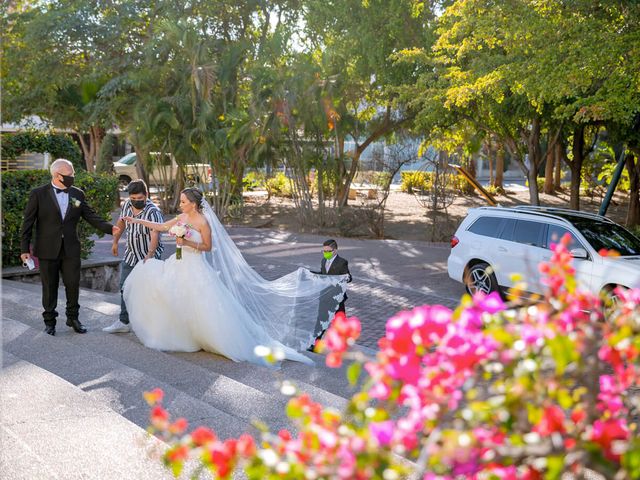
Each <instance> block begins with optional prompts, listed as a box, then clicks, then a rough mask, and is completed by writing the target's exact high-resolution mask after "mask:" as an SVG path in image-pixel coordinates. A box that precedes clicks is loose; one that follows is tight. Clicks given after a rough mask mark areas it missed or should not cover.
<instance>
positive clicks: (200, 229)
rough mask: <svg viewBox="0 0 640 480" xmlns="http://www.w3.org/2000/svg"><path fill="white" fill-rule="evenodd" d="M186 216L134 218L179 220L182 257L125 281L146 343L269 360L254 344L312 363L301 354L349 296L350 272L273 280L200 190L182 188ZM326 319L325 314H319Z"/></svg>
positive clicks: (302, 273)
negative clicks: (243, 250)
mask: <svg viewBox="0 0 640 480" xmlns="http://www.w3.org/2000/svg"><path fill="white" fill-rule="evenodd" d="M180 209H181V211H182V214H181V215H178V216H177V217H176V218H174V219H172V220H169V221H168V222H165V223H153V222H149V221H147V220H141V219H137V218H133V217H124V218H123V219H124V220H125V221H126V222H131V223H140V224H142V225H144V226H146V227H148V228H151V229H153V230H159V231H161V232H168V231H169V230H170V229H171V228H172V227H173V226H175V225H176V224H178V223H179V222H180V224H181V225H186V226H187V229H188V232H189V234H188V235H185V237H184V238H182V237H177V238H176V245H177V246H178V247H179V248H181V251H182V257H181V258H179V259H178V258H176V255H172V256H171V257H170V258H169V259H167V260H166V261H161V260H156V259H150V260H147V261H146V262H144V263H143V262H140V263H138V265H136V267H135V268H134V269H133V271H132V272H131V274H130V275H129V277H128V278H127V280H126V282H125V284H124V290H123V295H124V300H125V302H126V305H127V310H128V311H129V318H130V322H131V326H132V328H133V330H134V332H135V333H136V335H137V336H138V338H139V339H140V341H141V342H142V343H143V344H144V345H146V346H147V347H151V348H157V349H160V350H168V351H180V352H195V351H198V350H206V351H209V352H214V353H218V354H221V355H224V356H225V357H228V358H230V359H231V360H234V361H250V362H254V363H264V362H263V360H262V358H260V357H258V356H257V355H256V352H255V350H256V347H258V346H263V347H267V348H268V349H270V351H272V352H276V358H277V356H278V355H277V352H283V353H284V358H287V359H290V360H297V361H300V362H305V363H311V364H312V363H313V362H312V361H311V360H310V359H309V358H307V357H306V356H304V355H302V354H301V353H299V352H298V351H297V350H303V349H305V348H306V347H307V346H308V345H310V344H312V343H313V340H314V327H315V325H316V321H317V320H318V319H320V321H321V323H322V324H323V327H324V328H326V327H327V326H328V324H329V322H330V321H331V319H332V318H333V315H334V314H335V311H336V310H337V308H338V305H339V304H340V301H342V299H343V297H344V292H345V290H346V278H345V277H346V276H324V275H316V274H313V273H311V272H309V270H307V269H304V268H299V269H298V270H297V271H295V272H292V273H290V274H288V275H285V276H284V277H281V278H279V279H276V280H274V281H267V280H265V279H264V278H262V277H261V276H260V275H259V274H258V273H257V272H256V271H255V270H253V269H252V268H251V267H250V266H249V264H248V263H247V262H246V260H245V259H244V257H243V256H242V254H241V253H240V250H239V249H238V247H237V246H236V245H235V243H234V242H233V240H232V239H231V237H229V235H228V233H227V232H226V230H225V229H224V226H222V224H221V223H220V221H219V220H218V218H217V217H216V215H215V213H214V212H213V210H212V209H211V207H210V206H209V204H208V203H207V201H206V200H205V199H204V198H203V195H202V193H201V192H200V191H199V190H197V189H195V188H187V189H185V190H183V191H182V192H181V194H180ZM319 317H320V318H319Z"/></svg>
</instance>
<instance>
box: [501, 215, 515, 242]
mask: <svg viewBox="0 0 640 480" xmlns="http://www.w3.org/2000/svg"><path fill="white" fill-rule="evenodd" d="M515 228H516V221H515V219H513V218H506V219H505V222H504V226H503V228H502V233H500V238H501V239H502V240H509V241H511V240H513V231H514V230H515Z"/></svg>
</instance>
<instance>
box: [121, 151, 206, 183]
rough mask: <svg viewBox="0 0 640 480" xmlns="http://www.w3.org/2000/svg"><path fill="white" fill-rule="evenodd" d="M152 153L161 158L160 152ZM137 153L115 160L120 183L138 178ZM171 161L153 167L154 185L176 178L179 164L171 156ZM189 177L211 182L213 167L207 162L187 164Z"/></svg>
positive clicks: (152, 181)
mask: <svg viewBox="0 0 640 480" xmlns="http://www.w3.org/2000/svg"><path fill="white" fill-rule="evenodd" d="M150 155H154V156H156V157H157V158H158V159H159V158H160V155H161V154H160V153H151V154H150ZM137 158H138V157H137V155H136V153H135V152H133V153H129V154H127V155H125V156H124V157H122V158H121V159H120V160H118V161H117V162H113V169H114V171H115V172H116V175H118V180H119V181H120V185H121V186H123V187H126V186H127V185H128V184H129V182H130V181H131V180H133V179H136V178H138V172H137V170H136V161H137ZM170 158H171V162H169V161H165V162H164V165H161V164H160V162H155V163H158V164H159V166H157V167H156V168H154V169H152V170H151V171H150V172H148V173H149V183H151V184H152V185H164V184H167V183H171V182H172V181H174V180H175V178H176V174H177V171H178V164H177V163H176V162H175V160H174V159H173V156H170ZM187 177H188V179H190V180H193V181H195V182H197V183H200V182H201V181H203V180H204V181H206V182H207V183H209V182H211V167H210V166H209V165H207V164H194V165H187Z"/></svg>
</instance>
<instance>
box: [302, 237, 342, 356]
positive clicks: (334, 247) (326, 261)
mask: <svg viewBox="0 0 640 480" xmlns="http://www.w3.org/2000/svg"><path fill="white" fill-rule="evenodd" d="M312 273H318V274H320V275H348V278H347V283H349V282H351V280H352V277H351V273H350V272H349V262H348V261H347V260H346V259H345V258H342V257H341V256H340V255H338V242H336V241H335V240H333V239H329V240H326V241H325V242H324V243H323V244H322V261H321V262H320V271H319V272H312ZM347 298H348V297H347V294H346V293H345V294H344V300H342V302H340V305H339V306H338V309H337V310H336V313H337V312H343V313H344V311H345V308H344V302H345V301H346V300H347ZM325 311H326V310H325V309H324V308H323V306H322V305H321V306H320V309H319V311H318V321H317V323H316V328H315V335H316V341H317V340H320V339H321V338H322V336H323V335H324V332H326V331H327V329H326V328H324V329H323V328H322V317H323V316H326V314H324V313H323V312H325ZM314 345H315V344H314ZM314 345H311V346H310V347H309V348H308V350H309V351H311V352H312V351H313V348H314Z"/></svg>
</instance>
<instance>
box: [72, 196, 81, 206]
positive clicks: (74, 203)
mask: <svg viewBox="0 0 640 480" xmlns="http://www.w3.org/2000/svg"><path fill="white" fill-rule="evenodd" d="M81 204H82V202H80V200H78V199H77V198H72V199H71V205H73V206H74V207H76V208H78V207H79V206H80V205H81Z"/></svg>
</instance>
